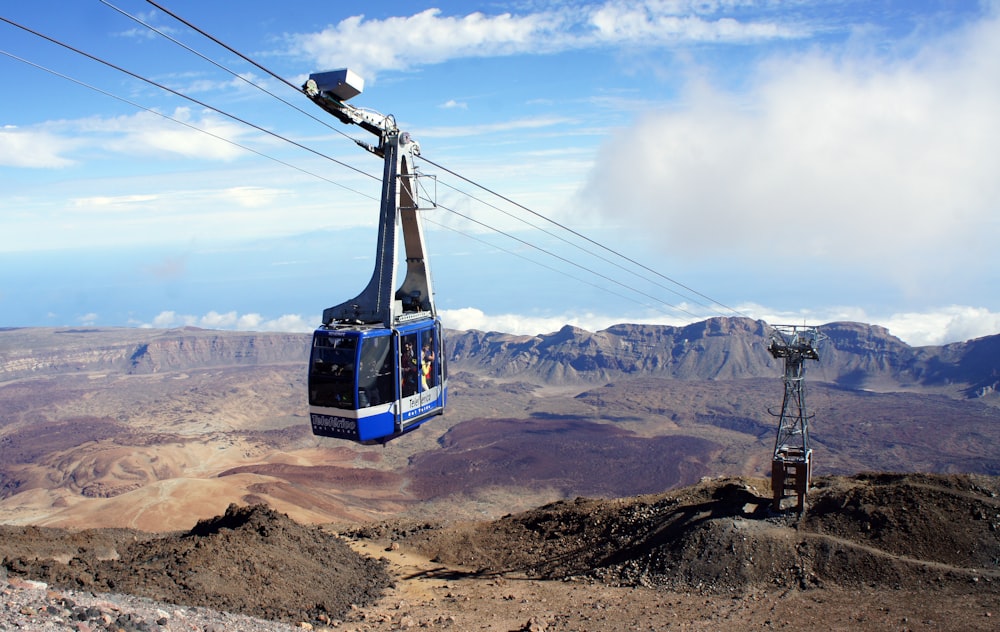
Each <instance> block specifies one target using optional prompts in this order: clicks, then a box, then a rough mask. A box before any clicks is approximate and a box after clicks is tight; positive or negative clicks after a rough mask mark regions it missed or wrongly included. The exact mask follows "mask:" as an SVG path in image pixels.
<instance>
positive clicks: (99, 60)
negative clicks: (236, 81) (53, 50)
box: [0, 16, 378, 179]
mask: <svg viewBox="0 0 1000 632" xmlns="http://www.w3.org/2000/svg"><path fill="white" fill-rule="evenodd" d="M0 21H2V22H6V23H7V24H10V25H11V26H13V27H16V28H19V29H21V30H23V31H26V32H28V33H30V34H32V35H34V36H36V37H40V38H42V39H44V40H46V41H48V42H51V43H53V44H55V45H57V46H61V47H63V48H65V49H67V50H70V51H72V52H74V53H77V54H78V55H83V56H84V57H86V58H87V59H90V60H93V61H95V62H97V63H99V64H103V65H105V66H107V67H109V68H112V69H114V70H117V71H118V72H122V73H125V74H126V75H128V76H130V77H132V78H134V79H138V80H139V81H143V82H145V83H148V84H149V85H151V86H155V87H157V88H159V89H160V90H164V91H166V92H169V93H170V94H172V95H174V96H177V97H180V98H182V99H185V100H187V101H190V102H192V103H194V104H197V105H200V106H201V107H203V108H206V109H209V110H212V111H213V112H215V113H217V114H221V115H222V116H225V117H226V118H229V119H232V120H234V121H236V122H238V123H241V124H243V125H246V126H248V127H252V128H254V129H255V130H257V131H259V132H263V133H265V134H267V135H269V136H273V137H274V138H277V139H279V140H282V141H284V142H286V143H290V144H292V145H295V146H296V147H299V148H300V149H304V150H306V151H308V152H310V153H312V154H315V155H317V156H319V157H320V158H325V159H326V160H330V161H332V162H335V163H337V164H338V165H341V166H343V167H347V168H348V169H351V170H352V171H356V172H358V173H360V174H361V175H364V176H368V177H369V178H374V179H378V178H377V177H376V176H373V175H372V174H370V173H368V172H366V171H364V170H363V169H359V168H357V167H355V166H354V165H350V164H348V163H346V162H343V161H341V160H337V159H336V158H334V157H333V156H328V155H326V154H324V153H323V152H321V151H318V150H316V149H313V148H311V147H308V146H306V145H303V144H302V143H300V142H298V141H295V140H292V139H290V138H286V137H284V136H282V135H281V134H278V133H277V132H274V131H272V130H269V129H267V128H266V127H262V126H260V125H257V124H256V123H251V122H250V121H248V120H246V119H243V118H240V117H238V116H236V115H235V114H230V113H229V112H226V111H225V110H222V109H219V108H217V107H215V106H214V105H209V104H208V103H205V102H204V101H200V100H198V99H195V98H194V97H192V96H190V95H187V94H184V93H183V92H180V91H178V90H174V89H173V88H171V87H169V86H165V85H163V84H162V83H159V82H157V81H154V80H152V79H150V78H148V77H144V76H142V75H140V74H138V73H135V72H132V71H131V70H128V69H126V68H123V67H122V66H119V65H117V64H114V63H112V62H110V61H107V60H105V59H102V58H100V57H97V56H96V55H92V54H90V53H88V52H86V51H83V50H81V49H79V48H76V47H75V46H72V45H70V44H67V43H65V42H62V41H60V40H57V39H55V38H54V37H49V36H48V35H45V34H44V33H40V32H39V31H36V30H34V29H32V28H30V27H27V26H24V25H23V24H20V23H18V22H15V21H13V20H10V19H8V18H5V17H3V16H0Z"/></svg>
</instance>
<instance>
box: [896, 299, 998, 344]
mask: <svg viewBox="0 0 1000 632" xmlns="http://www.w3.org/2000/svg"><path fill="white" fill-rule="evenodd" d="M882 324H883V325H884V326H885V327H886V328H887V329H888V330H889V331H891V332H892V333H893V334H894V335H895V336H897V337H899V338H901V339H902V340H905V341H906V342H908V343H909V344H911V345H914V346H927V345H942V344H947V343H949V342H959V341H962V340H972V339H974V338H982V337H983V336H992V335H996V334H1000V313H997V312H991V311H990V310H988V309H986V308H983V307H969V306H962V305H953V306H950V307H945V308H942V309H941V310H938V311H936V312H931V313H923V314H921V313H914V312H907V313H901V314H893V315H892V316H890V317H889V318H887V319H886V320H885V321H884V322H883V323H882Z"/></svg>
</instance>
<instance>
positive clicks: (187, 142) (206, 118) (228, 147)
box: [81, 107, 248, 160]
mask: <svg viewBox="0 0 1000 632" xmlns="http://www.w3.org/2000/svg"><path fill="white" fill-rule="evenodd" d="M169 116H170V117H171V118H173V119H175V120H177V121H181V122H182V123H184V124H185V125H178V124H177V123H175V122H174V121H171V120H168V119H165V118H163V117H162V116H159V115H157V114H153V113H151V112H139V113H137V114H135V115H132V116H121V117H115V118H110V119H104V118H94V119H88V120H86V121H84V122H82V123H83V124H82V125H81V127H83V130H84V131H92V132H99V133H103V134H107V135H108V137H107V140H105V142H104V143H102V145H103V147H104V148H105V149H108V150H111V151H114V152H116V153H121V154H125V155H143V156H159V157H162V156H163V155H164V154H168V155H173V156H181V157H184V158H197V159H199V160H233V159H235V158H237V157H241V156H245V155H247V152H246V151H245V150H243V149H240V148H239V147H236V146H235V145H234V144H232V143H233V142H240V140H241V139H242V138H243V137H244V136H246V135H247V133H248V130H247V128H246V127H245V126H243V125H239V124H237V123H235V122H232V121H229V120H226V119H223V118H221V117H219V116H217V115H214V114H210V113H202V115H201V116H200V117H196V116H194V115H193V114H192V112H191V109H190V108H186V107H180V108H177V109H175V110H174V111H173V112H172V113H170V114H169ZM221 139H226V140H228V141H232V142H226V141H225V140H221Z"/></svg>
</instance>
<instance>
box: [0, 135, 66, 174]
mask: <svg viewBox="0 0 1000 632" xmlns="http://www.w3.org/2000/svg"><path fill="white" fill-rule="evenodd" d="M76 146H78V143H77V142H76V141H74V140H72V139H68V138H63V137H60V136H59V135H57V134H53V133H51V132H47V131H42V130H20V129H17V128H15V127H4V128H3V129H0V165H2V166H5V167H27V168H32V169H52V168H58V167H68V166H70V165H72V164H74V161H73V160H71V159H70V158H67V157H65V156H64V154H66V153H69V152H70V151H71V150H73V149H74V148H75V147H76Z"/></svg>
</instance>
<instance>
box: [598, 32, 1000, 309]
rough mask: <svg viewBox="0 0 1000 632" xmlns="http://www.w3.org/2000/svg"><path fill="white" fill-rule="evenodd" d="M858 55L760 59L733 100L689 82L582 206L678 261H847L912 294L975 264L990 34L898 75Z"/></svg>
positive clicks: (988, 189) (984, 178) (983, 253)
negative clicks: (899, 280) (634, 230)
mask: <svg viewBox="0 0 1000 632" xmlns="http://www.w3.org/2000/svg"><path fill="white" fill-rule="evenodd" d="M858 49H862V52H857V50H858ZM868 50H869V49H868V48H867V47H864V46H860V45H858V44H857V43H856V42H855V43H853V44H852V45H851V46H850V47H849V48H848V49H847V50H837V51H827V50H820V49H816V50H813V51H812V52H810V53H807V54H805V55H800V56H783V55H779V56H775V57H772V58H770V59H769V60H767V61H766V62H765V63H762V64H760V65H759V66H758V67H757V69H756V74H755V76H754V77H753V78H752V80H751V82H750V87H749V89H748V90H746V91H744V92H740V93H739V94H737V93H733V92H727V91H724V90H722V89H719V88H716V87H713V86H712V85H710V84H709V83H708V82H705V81H691V82H689V83H688V85H687V86H686V88H685V93H684V95H683V98H682V99H681V100H680V104H679V105H675V106H674V107H672V108H670V109H662V110H660V111H656V112H651V113H648V114H646V115H645V116H643V117H642V118H641V119H639V120H637V121H636V123H635V124H634V125H633V126H631V127H630V128H628V129H625V130H622V131H620V132H618V133H616V134H615V135H614V136H613V137H611V138H610V139H609V140H608V141H607V142H606V144H605V145H604V147H603V148H602V150H601V152H600V155H599V158H598V162H597V164H596V166H595V168H594V171H593V174H592V176H591V177H590V179H589V182H588V184H587V185H586V187H585V188H584V192H583V195H582V196H581V199H586V200H588V201H591V203H592V202H593V201H595V200H596V201H597V204H598V205H599V207H600V212H601V214H602V215H604V216H605V217H606V218H607V220H608V221H611V222H615V223H617V224H619V225H638V226H642V229H643V230H642V233H643V234H644V235H646V236H647V237H649V238H650V239H652V240H654V241H656V242H657V243H660V244H662V248H663V249H664V250H668V251H672V252H681V253H685V254H688V255H691V256H717V255H720V254H728V255H737V256H740V255H746V254H761V253H763V252H768V251H769V252H770V253H771V255H772V256H774V257H778V258H785V260H787V259H789V258H802V259H809V258H820V259H826V260H850V261H861V262H863V263H865V264H866V265H868V266H870V267H872V268H873V269H878V268H886V269H888V270H889V273H890V274H896V275H899V276H900V277H909V278H910V279H911V281H913V280H914V279H916V280H919V278H920V276H921V275H922V274H924V273H927V272H928V271H929V270H936V271H937V272H940V271H941V270H942V268H943V269H946V270H947V269H953V270H956V271H957V270H960V269H961V268H962V267H963V266H967V265H969V264H970V263H974V262H976V261H977V260H979V259H983V258H986V257H987V256H988V254H989V253H992V252H993V250H994V248H995V246H994V243H993V242H994V239H995V237H996V235H997V234H998V231H997V228H998V220H997V211H998V210H1000V209H998V206H1000V179H998V178H997V177H996V174H997V173H1000V152H998V151H997V150H996V148H997V147H998V146H1000V117H998V116H997V115H996V112H998V111H1000V82H998V81H997V80H996V78H997V77H1000V19H997V16H996V15H993V16H992V17H990V18H988V19H985V20H982V21H980V22H978V23H974V24H972V25H969V26H967V27H965V28H962V29H960V30H959V31H957V32H953V33H950V34H948V35H947V36H944V37H941V38H939V39H937V40H934V41H932V42H930V43H928V44H925V45H924V46H923V47H922V48H920V49H918V50H916V51H915V52H914V53H912V54H911V55H909V56H907V57H906V58H903V59H896V58H891V57H887V56H884V55H883V56H879V55H875V54H871V53H869V52H867V51H868ZM989 236H992V238H990V237H989ZM914 284H915V285H917V286H919V284H918V283H916V282H915V281H914ZM917 291H919V287H917Z"/></svg>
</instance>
